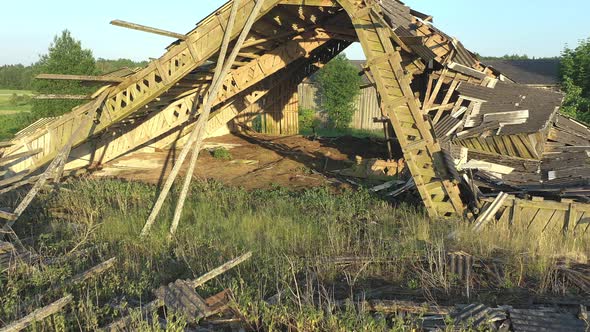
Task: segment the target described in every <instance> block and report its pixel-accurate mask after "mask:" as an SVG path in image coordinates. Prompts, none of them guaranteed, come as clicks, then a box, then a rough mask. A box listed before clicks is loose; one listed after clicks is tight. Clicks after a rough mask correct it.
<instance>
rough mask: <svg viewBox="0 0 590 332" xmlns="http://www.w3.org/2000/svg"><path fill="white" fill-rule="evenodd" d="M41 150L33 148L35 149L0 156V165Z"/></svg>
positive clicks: (32, 154)
mask: <svg viewBox="0 0 590 332" xmlns="http://www.w3.org/2000/svg"><path fill="white" fill-rule="evenodd" d="M41 151H43V149H35V150H31V151H25V152H21V153H17V154H13V155H8V156H4V157H2V158H0V165H2V164H4V163H6V162H9V161H12V160H16V159H20V158H27V157H31V156H34V155H36V154H39V153H40V152H41Z"/></svg>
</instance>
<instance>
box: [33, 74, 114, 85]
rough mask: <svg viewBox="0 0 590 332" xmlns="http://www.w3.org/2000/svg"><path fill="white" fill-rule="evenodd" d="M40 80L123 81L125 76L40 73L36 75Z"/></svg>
mask: <svg viewBox="0 0 590 332" xmlns="http://www.w3.org/2000/svg"><path fill="white" fill-rule="evenodd" d="M36 78H37V79H39V80H64V81H86V82H108V83H121V82H123V80H124V78H121V77H115V76H89V75H64V74H40V75H37V77H36Z"/></svg>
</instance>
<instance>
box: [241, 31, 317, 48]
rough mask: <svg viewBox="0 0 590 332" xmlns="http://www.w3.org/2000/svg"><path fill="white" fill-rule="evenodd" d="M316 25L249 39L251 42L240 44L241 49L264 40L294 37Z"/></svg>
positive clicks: (261, 42)
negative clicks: (257, 38)
mask: <svg viewBox="0 0 590 332" xmlns="http://www.w3.org/2000/svg"><path fill="white" fill-rule="evenodd" d="M316 27H317V26H315V25H314V26H312V27H307V28H305V29H303V28H301V29H297V30H295V31H289V32H284V33H279V34H276V35H274V36H270V37H268V38H263V39H259V40H254V41H251V42H247V43H244V45H242V49H244V48H247V47H252V46H257V45H260V44H264V43H266V42H269V41H273V40H277V39H281V38H288V37H294V36H296V35H299V34H302V33H303V32H305V31H307V30H311V29H315V28H316Z"/></svg>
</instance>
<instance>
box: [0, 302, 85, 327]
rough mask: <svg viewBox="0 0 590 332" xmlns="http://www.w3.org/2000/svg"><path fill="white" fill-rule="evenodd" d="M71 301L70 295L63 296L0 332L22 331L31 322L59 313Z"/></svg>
mask: <svg viewBox="0 0 590 332" xmlns="http://www.w3.org/2000/svg"><path fill="white" fill-rule="evenodd" d="M72 299H73V297H72V295H68V296H65V297H63V298H61V299H59V300H57V301H55V302H53V303H52V304H50V305H48V306H46V307H44V308H41V309H37V310H35V311H33V312H32V313H31V314H29V315H28V316H26V317H24V318H21V319H19V320H17V321H15V322H13V323H11V324H8V325H7V326H5V327H3V328H2V329H0V332H9V331H10V332H13V331H20V330H23V329H25V328H27V327H28V326H29V325H31V324H32V323H33V322H38V321H41V320H43V319H45V318H47V317H49V316H51V315H53V314H55V313H57V312H59V311H61V310H62V309H63V308H64V307H65V306H66V305H68V304H69V303H70V302H72Z"/></svg>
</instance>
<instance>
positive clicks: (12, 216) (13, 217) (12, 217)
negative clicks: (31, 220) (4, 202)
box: [0, 210, 18, 221]
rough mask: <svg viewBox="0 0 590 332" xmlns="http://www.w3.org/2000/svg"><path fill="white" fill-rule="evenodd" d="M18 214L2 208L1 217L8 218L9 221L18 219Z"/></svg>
mask: <svg viewBox="0 0 590 332" xmlns="http://www.w3.org/2000/svg"><path fill="white" fill-rule="evenodd" d="M17 217H18V216H17V215H16V214H14V213H10V212H6V211H2V210H0V219H4V220H8V221H14V220H16V218H17Z"/></svg>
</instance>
